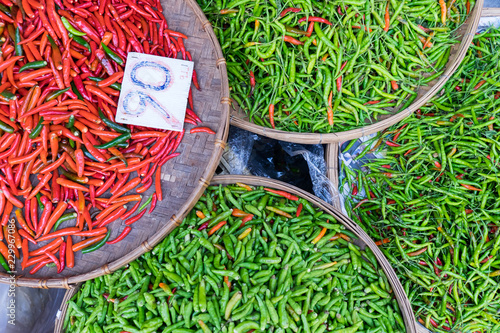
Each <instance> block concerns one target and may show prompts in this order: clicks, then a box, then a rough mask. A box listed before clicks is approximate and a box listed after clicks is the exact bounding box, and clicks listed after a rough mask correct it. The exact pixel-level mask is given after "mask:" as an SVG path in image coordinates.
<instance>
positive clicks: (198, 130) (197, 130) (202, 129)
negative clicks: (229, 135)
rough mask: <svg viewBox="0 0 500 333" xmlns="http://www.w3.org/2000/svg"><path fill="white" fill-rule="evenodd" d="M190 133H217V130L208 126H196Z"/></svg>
mask: <svg viewBox="0 0 500 333" xmlns="http://www.w3.org/2000/svg"><path fill="white" fill-rule="evenodd" d="M189 133H191V134H193V133H208V134H215V132H214V131H213V130H211V129H210V128H208V127H194V128H192V129H191V130H190V131H189Z"/></svg>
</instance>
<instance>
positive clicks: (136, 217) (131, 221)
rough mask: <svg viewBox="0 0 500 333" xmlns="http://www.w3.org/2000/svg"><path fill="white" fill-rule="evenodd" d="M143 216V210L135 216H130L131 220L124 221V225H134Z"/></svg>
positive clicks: (144, 211)
mask: <svg viewBox="0 0 500 333" xmlns="http://www.w3.org/2000/svg"><path fill="white" fill-rule="evenodd" d="M144 214H146V209H144V210H143V211H142V212H140V213H139V214H137V215H135V216H132V217H131V218H129V219H128V220H126V221H125V224H126V225H131V224H132V223H135V222H137V221H139V220H140V219H141V217H143V216H144Z"/></svg>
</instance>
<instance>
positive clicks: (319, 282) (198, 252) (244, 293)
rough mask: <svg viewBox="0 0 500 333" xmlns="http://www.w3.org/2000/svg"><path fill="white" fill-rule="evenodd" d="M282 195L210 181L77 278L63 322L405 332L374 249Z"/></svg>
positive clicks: (69, 326) (202, 331) (94, 332)
mask: <svg viewBox="0 0 500 333" xmlns="http://www.w3.org/2000/svg"><path fill="white" fill-rule="evenodd" d="M249 189H251V190H250V191H249ZM285 196H286V197H287V198H286V197H283V196H281V195H280V194H276V193H273V192H270V191H267V190H265V189H263V188H262V187H256V188H249V187H248V186H246V185H245V186H241V185H240V184H237V185H229V186H226V187H223V186H210V187H209V188H208V189H207V190H206V191H205V194H204V195H203V196H202V198H201V200H200V201H199V202H198V203H197V204H196V206H195V208H194V210H193V211H192V212H191V213H190V214H189V215H188V216H187V217H186V218H185V219H184V221H183V222H182V224H181V226H179V227H178V228H176V229H175V230H174V231H172V233H171V234H169V236H167V237H166V238H165V239H164V241H163V242H162V243H160V244H159V245H158V246H156V247H155V248H154V249H153V250H152V251H151V252H148V253H146V254H144V255H143V256H142V257H140V258H139V259H137V260H136V261H133V262H132V263H130V264H129V265H128V266H127V267H125V268H122V269H120V270H118V271H116V272H114V273H112V274H110V275H106V276H103V277H99V278H97V279H94V280H91V281H88V282H86V283H85V284H84V285H82V287H81V289H80V290H79V291H78V293H77V294H75V296H74V297H73V298H72V299H71V300H70V301H69V306H68V311H67V313H66V317H65V320H64V329H65V332H90V333H100V332H122V331H127V332H131V333H136V332H141V333H147V332H163V333H168V332H172V333H191V332H196V333H207V332H230V333H247V332H254V331H255V332H275V333H279V332H282V333H284V332H287V333H288V332H304V333H321V332H325V331H329V332H334V333H354V332H366V333H368V332H371V333H375V332H405V328H404V327H405V326H404V322H403V319H402V317H401V314H400V310H399V307H398V304H397V302H396V299H395V298H394V293H393V291H392V289H391V286H390V284H389V282H388V280H387V277H386V275H385V274H384V272H383V270H382V269H381V268H380V266H379V265H378V262H377V259H376V258H375V256H374V254H373V253H372V252H371V250H369V249H368V248H366V249H365V250H361V249H360V248H359V247H358V246H356V245H354V244H353V243H352V242H350V240H351V239H353V237H354V235H353V234H352V233H351V232H349V231H348V230H345V227H344V226H343V225H341V224H340V223H338V222H337V221H336V220H335V218H334V217H333V216H331V215H329V214H326V213H324V212H323V211H320V210H318V209H317V208H314V207H312V205H311V204H310V203H309V202H308V201H306V200H304V199H299V198H297V197H294V196H292V195H287V194H285Z"/></svg>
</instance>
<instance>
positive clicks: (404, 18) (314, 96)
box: [198, 0, 475, 133]
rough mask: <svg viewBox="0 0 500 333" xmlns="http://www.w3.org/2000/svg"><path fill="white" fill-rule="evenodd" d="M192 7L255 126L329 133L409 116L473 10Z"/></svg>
mask: <svg viewBox="0 0 500 333" xmlns="http://www.w3.org/2000/svg"><path fill="white" fill-rule="evenodd" d="M198 3H199V4H200V6H201V7H202V9H203V11H204V12H205V14H206V15H207V17H208V19H209V20H210V21H211V22H212V25H213V27H214V30H215V33H216V35H217V37H218V39H219V42H220V44H221V46H222V51H223V53H224V56H225V58H226V61H227V71H228V76H229V85H230V90H231V98H233V99H234V101H236V103H237V104H238V106H239V108H241V109H242V110H244V111H245V112H246V113H247V115H248V116H249V118H250V120H251V121H252V122H254V123H255V124H258V125H261V126H265V127H273V128H276V129H279V130H283V131H290V132H307V133H311V132H313V133H331V132H340V131H346V130H350V129H355V128H360V127H363V126H366V125H368V124H370V123H373V122H376V121H377V120H379V119H380V117H381V116H383V115H387V114H392V113H395V112H397V111H398V110H402V109H404V108H406V107H408V106H409V105H410V104H411V103H412V102H413V101H414V100H415V98H416V96H417V93H416V89H417V88H418V87H419V86H421V85H425V84H427V83H428V82H430V81H432V80H433V79H435V78H437V77H439V75H441V74H442V73H443V68H444V66H445V65H446V63H447V62H448V58H449V55H450V49H451V47H452V46H453V44H455V43H457V42H458V41H457V40H456V36H455V33H454V32H455V30H456V29H457V28H458V27H460V25H461V24H462V23H463V22H464V21H465V19H466V17H467V14H468V13H469V12H470V10H471V8H472V7H473V6H474V3H475V2H474V1H469V0H456V1H453V0H448V1H444V2H443V4H444V5H445V6H446V12H445V15H444V16H443V15H442V8H441V6H440V1H438V0H418V1H408V0H387V1H374V0H334V1H332V0H324V1H314V0H292V1H279V0H271V1H262V0H261V1H250V0H233V1H222V0H217V1H213V0H212V1H210V0H198ZM290 9H292V10H290ZM318 19H319V20H318ZM309 20H314V21H315V22H314V23H313V22H308V21H309ZM443 22H444V23H443ZM312 24H313V26H311V25H312ZM308 28H310V29H309V32H308ZM273 114H274V116H273Z"/></svg>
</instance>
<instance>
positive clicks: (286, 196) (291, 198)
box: [264, 187, 299, 201]
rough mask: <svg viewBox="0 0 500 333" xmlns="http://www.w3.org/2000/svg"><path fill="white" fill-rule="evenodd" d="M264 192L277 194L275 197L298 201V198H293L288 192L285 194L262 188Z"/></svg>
mask: <svg viewBox="0 0 500 333" xmlns="http://www.w3.org/2000/svg"><path fill="white" fill-rule="evenodd" d="M264 190H266V191H267V192H271V193H274V194H277V195H281V196H282V197H285V198H287V199H288V200H292V201H298V200H299V198H298V197H297V196H295V195H293V194H290V193H288V192H285V191H281V190H273V189H270V188H267V187H264Z"/></svg>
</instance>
